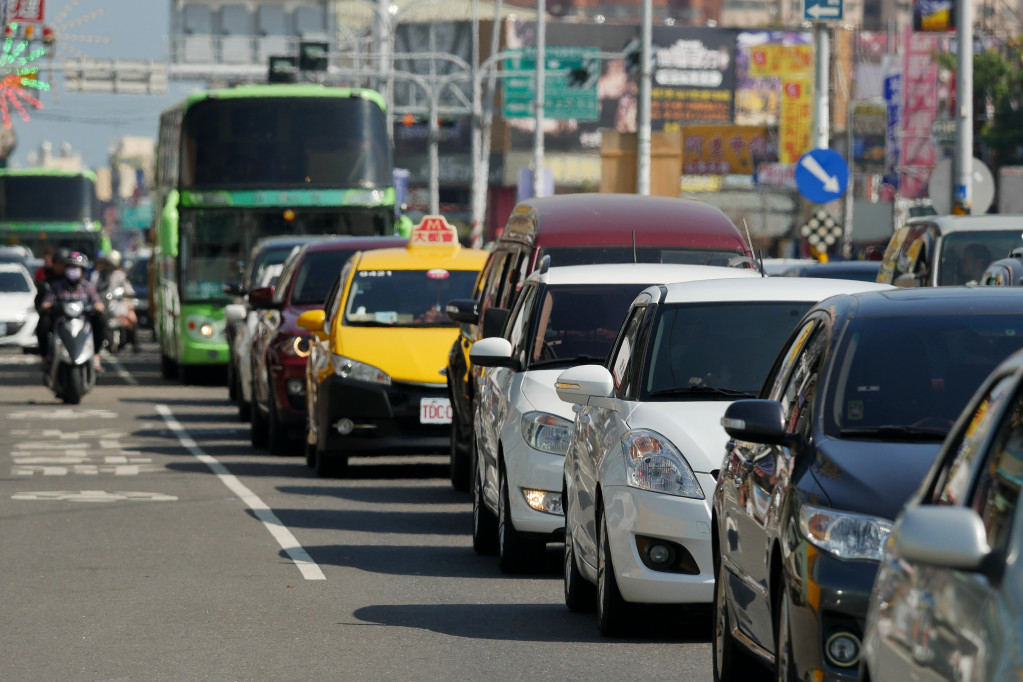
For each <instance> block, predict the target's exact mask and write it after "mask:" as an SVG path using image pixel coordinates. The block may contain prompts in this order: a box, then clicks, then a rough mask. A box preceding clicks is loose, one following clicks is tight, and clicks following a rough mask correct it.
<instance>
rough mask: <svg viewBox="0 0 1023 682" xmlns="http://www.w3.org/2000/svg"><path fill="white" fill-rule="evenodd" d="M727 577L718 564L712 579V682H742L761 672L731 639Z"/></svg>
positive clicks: (723, 569) (721, 566)
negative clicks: (734, 681)
mask: <svg viewBox="0 0 1023 682" xmlns="http://www.w3.org/2000/svg"><path fill="white" fill-rule="evenodd" d="M727 576H728V574H727V572H726V571H725V567H724V564H722V563H719V565H718V570H717V575H716V576H715V578H714V624H713V645H714V682H727V681H728V680H737V681H740V682H743V681H745V680H748V679H751V678H752V676H753V675H756V674H757V673H762V671H760V670H757V668H756V667H754V663H753V662H752V661H750V659H749V657H748V656H747V655H746V653H745V652H743V651H739V649H738V647H736V646H735V640H734V639H732V625H731V621H730V620H729V618H728V603H727V601H726V594H727V592H726V590H725V587H724V585H725V582H724V581H725V580H727Z"/></svg>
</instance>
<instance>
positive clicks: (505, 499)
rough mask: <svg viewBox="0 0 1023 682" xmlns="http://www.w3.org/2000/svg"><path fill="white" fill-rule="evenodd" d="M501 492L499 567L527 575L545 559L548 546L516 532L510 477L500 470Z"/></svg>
mask: <svg viewBox="0 0 1023 682" xmlns="http://www.w3.org/2000/svg"><path fill="white" fill-rule="evenodd" d="M500 472H501V473H500V486H501V487H500V491H499V493H498V495H499V497H498V503H497V556H498V561H497V565H498V567H499V568H500V569H501V571H502V572H503V573H525V572H526V571H530V570H534V569H536V568H537V566H538V565H539V564H540V562H541V559H542V558H543V556H542V555H543V551H544V549H545V548H546V544H545V543H543V542H539V541H537V540H531V539H529V538H526V537H523V536H522V534H521V533H519V532H518V531H517V530H515V524H513V523H512V518H511V498H510V497H509V496H508V476H507V474H505V470H504V466H501V468H500Z"/></svg>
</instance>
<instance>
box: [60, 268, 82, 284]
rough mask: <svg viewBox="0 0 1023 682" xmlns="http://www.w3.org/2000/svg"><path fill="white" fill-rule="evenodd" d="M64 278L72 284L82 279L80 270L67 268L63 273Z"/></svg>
mask: <svg viewBox="0 0 1023 682" xmlns="http://www.w3.org/2000/svg"><path fill="white" fill-rule="evenodd" d="M64 276H65V277H67V278H68V279H69V280H71V281H72V282H77V281H78V280H80V279H81V278H82V269H81V268H68V269H67V270H65V271H64Z"/></svg>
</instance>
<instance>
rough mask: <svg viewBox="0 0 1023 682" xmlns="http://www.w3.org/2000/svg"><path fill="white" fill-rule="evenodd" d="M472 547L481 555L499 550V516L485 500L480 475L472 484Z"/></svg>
mask: <svg viewBox="0 0 1023 682" xmlns="http://www.w3.org/2000/svg"><path fill="white" fill-rule="evenodd" d="M472 549H473V551H474V552H476V553H477V554H479V555H481V556H482V555H487V554H494V553H496V552H497V517H496V516H494V514H493V513H492V512H491V511H490V510H489V509H488V508H487V503H486V502H484V501H483V483H482V482H481V481H480V480H479V476H476V477H475V479H474V480H473V486H472Z"/></svg>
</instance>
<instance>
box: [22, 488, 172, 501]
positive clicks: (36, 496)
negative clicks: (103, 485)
mask: <svg viewBox="0 0 1023 682" xmlns="http://www.w3.org/2000/svg"><path fill="white" fill-rule="evenodd" d="M11 499H14V500H36V501H50V502H124V501H132V502H136V501H137V502H173V501H175V500H177V499H178V498H177V497H175V496H174V495H164V494H163V493H141V492H128V491H124V490H115V491H114V492H110V493H108V492H107V491H105V490H41V491H39V492H34V493H15V494H14V495H12V496H11Z"/></svg>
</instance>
